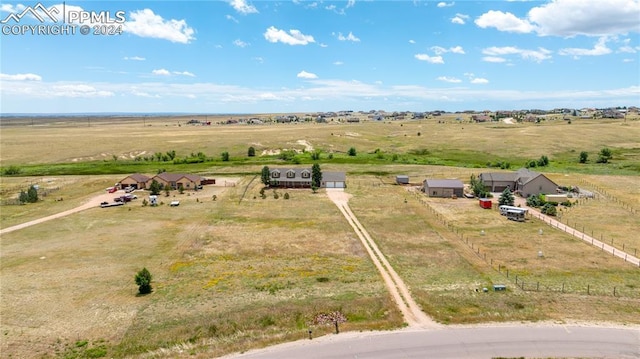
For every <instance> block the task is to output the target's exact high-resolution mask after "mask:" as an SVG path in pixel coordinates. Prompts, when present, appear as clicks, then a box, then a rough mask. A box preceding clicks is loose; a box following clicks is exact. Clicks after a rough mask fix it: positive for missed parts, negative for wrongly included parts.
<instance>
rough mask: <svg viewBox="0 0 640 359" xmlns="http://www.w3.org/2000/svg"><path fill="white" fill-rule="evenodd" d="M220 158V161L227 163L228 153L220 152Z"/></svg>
mask: <svg viewBox="0 0 640 359" xmlns="http://www.w3.org/2000/svg"><path fill="white" fill-rule="evenodd" d="M220 157H222V161H223V162H228V161H229V152H227V151H224V152H222V154H220Z"/></svg>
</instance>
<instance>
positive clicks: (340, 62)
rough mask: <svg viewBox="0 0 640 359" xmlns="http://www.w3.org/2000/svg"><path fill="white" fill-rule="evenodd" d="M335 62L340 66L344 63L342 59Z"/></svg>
mask: <svg viewBox="0 0 640 359" xmlns="http://www.w3.org/2000/svg"><path fill="white" fill-rule="evenodd" d="M333 64H334V65H336V66H340V65H344V62H342V61H336V62H334V63H333Z"/></svg>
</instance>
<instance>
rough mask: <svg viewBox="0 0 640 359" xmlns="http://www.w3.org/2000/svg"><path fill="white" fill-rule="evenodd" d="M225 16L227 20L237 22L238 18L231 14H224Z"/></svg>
mask: <svg viewBox="0 0 640 359" xmlns="http://www.w3.org/2000/svg"><path fill="white" fill-rule="evenodd" d="M225 18H226V19H227V20H230V21H233V22H235V23H236V24H237V23H238V19H236V18H235V17H233V16H231V15H225Z"/></svg>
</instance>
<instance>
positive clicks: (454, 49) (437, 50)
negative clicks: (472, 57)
mask: <svg viewBox="0 0 640 359" xmlns="http://www.w3.org/2000/svg"><path fill="white" fill-rule="evenodd" d="M431 50H433V52H435V53H436V55H442V54H444V53H447V52H453V53H454V54H464V49H463V48H462V46H454V47H450V48H448V49H445V48H444V47H441V46H432V47H431Z"/></svg>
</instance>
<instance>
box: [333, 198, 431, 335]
mask: <svg viewBox="0 0 640 359" xmlns="http://www.w3.org/2000/svg"><path fill="white" fill-rule="evenodd" d="M327 195H328V196H329V199H331V200H332V201H333V203H335V204H336V206H337V207H338V209H340V212H342V214H343V215H344V217H345V218H346V219H347V221H348V222H349V224H350V225H351V227H352V228H353V230H354V231H355V232H356V234H357V235H358V237H359V238H360V240H361V241H362V245H363V246H364V247H365V249H366V250H367V253H369V256H370V257H371V260H372V261H373V263H374V265H375V266H376V268H378V271H379V272H380V275H382V279H383V280H384V283H385V285H386V286H387V289H388V290H389V293H391V296H392V297H393V299H394V301H395V302H396V304H397V306H398V309H400V312H402V314H403V316H404V319H405V321H406V322H407V324H408V325H409V327H413V328H416V327H419V328H425V329H429V328H432V329H435V328H438V327H440V325H439V324H437V323H436V322H434V321H433V320H432V319H431V318H430V317H429V316H427V315H426V314H425V313H424V312H423V311H422V310H421V309H420V306H418V304H417V303H416V302H415V301H414V300H413V297H411V293H410V292H409V288H408V287H407V285H406V284H405V283H404V281H403V280H402V278H400V276H399V275H398V274H397V273H396V271H395V270H394V269H393V267H392V266H391V265H390V264H389V262H388V261H387V259H386V257H385V256H384V254H382V252H381V251H380V249H378V246H377V245H376V243H375V242H374V241H373V239H372V238H371V236H370V235H369V233H368V232H367V230H366V229H365V228H364V226H362V224H361V223H360V221H358V218H356V216H355V215H354V214H353V212H352V211H351V208H349V205H348V201H349V198H350V195H349V194H347V193H345V192H344V191H343V190H342V189H327Z"/></svg>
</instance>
